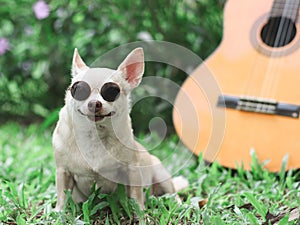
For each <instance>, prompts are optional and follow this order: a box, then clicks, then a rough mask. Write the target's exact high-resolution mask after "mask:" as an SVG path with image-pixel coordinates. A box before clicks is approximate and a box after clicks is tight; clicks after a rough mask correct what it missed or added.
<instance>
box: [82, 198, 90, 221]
mask: <svg viewBox="0 0 300 225" xmlns="http://www.w3.org/2000/svg"><path fill="white" fill-rule="evenodd" d="M82 211H83V219H84V222H86V223H89V221H90V211H89V202H88V201H85V202H84V203H83V204H82Z"/></svg>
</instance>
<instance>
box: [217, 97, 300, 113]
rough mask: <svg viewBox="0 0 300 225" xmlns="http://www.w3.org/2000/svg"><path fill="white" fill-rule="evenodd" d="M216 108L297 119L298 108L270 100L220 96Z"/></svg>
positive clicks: (299, 109) (299, 107)
mask: <svg viewBox="0 0 300 225" xmlns="http://www.w3.org/2000/svg"><path fill="white" fill-rule="evenodd" d="M217 106H218V107H225V108H229V109H236V110H241V111H247V112H254V113H262V114H270V115H280V116H287V117H292V118H299V112H300V106H299V105H294V104H287V103H282V102H277V101H275V100H272V99H264V98H255V97H244V96H243V97H235V96H229V95H221V96H219V98H218V103H217Z"/></svg>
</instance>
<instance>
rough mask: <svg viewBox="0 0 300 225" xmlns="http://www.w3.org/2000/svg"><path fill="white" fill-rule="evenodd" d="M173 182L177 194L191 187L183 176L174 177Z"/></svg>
mask: <svg viewBox="0 0 300 225" xmlns="http://www.w3.org/2000/svg"><path fill="white" fill-rule="evenodd" d="M172 181H173V184H174V188H175V191H176V192H178V191H181V190H183V189H185V188H187V187H188V186H189V182H188V180H187V179H186V178H184V177H183V176H178V177H174V178H172Z"/></svg>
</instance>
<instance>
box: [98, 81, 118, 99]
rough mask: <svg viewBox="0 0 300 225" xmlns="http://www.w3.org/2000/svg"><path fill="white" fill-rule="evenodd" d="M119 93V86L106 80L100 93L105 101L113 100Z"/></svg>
mask: <svg viewBox="0 0 300 225" xmlns="http://www.w3.org/2000/svg"><path fill="white" fill-rule="evenodd" d="M119 94H120V87H119V85H117V84H116V83H113V82H108V83H106V84H104V85H103V86H102V88H101V95H102V98H103V99H104V100H105V101H108V102H113V101H115V100H116V99H117V98H118V97H119Z"/></svg>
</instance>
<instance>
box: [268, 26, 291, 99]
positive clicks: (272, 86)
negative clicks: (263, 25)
mask: <svg viewBox="0 0 300 225" xmlns="http://www.w3.org/2000/svg"><path fill="white" fill-rule="evenodd" d="M290 26H292V24H287V26H286V29H288V30H287V34H286V36H285V37H284V40H283V43H286V42H287V39H290V38H291V37H292V32H293V31H292V30H293V28H292V27H290ZM284 53H285V52H284V51H283V54H284ZM284 62H285V58H282V59H281V60H280V69H279V70H277V71H276V73H275V78H274V79H273V80H272V83H271V84H270V91H269V96H270V97H271V98H274V97H275V95H276V90H277V88H278V85H279V81H280V78H281V75H282V70H281V69H282V64H284Z"/></svg>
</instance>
